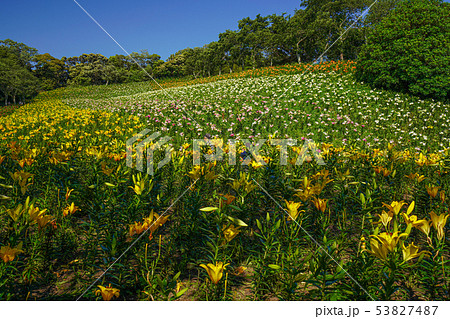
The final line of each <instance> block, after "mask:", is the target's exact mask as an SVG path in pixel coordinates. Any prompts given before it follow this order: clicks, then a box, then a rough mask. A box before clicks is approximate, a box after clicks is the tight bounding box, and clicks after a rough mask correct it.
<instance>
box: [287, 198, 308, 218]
mask: <svg viewBox="0 0 450 319" xmlns="http://www.w3.org/2000/svg"><path fill="white" fill-rule="evenodd" d="M285 202H286V207H287V211H288V214H289V218H288V220H295V219H297V216H298V214H299V213H301V212H304V210H301V211H298V208H299V207H300V206H301V203H296V202H294V201H287V200H285Z"/></svg>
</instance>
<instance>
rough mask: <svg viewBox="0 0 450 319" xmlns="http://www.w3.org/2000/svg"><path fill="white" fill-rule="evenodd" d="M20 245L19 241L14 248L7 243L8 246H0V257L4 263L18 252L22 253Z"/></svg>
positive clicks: (11, 259) (12, 258)
mask: <svg viewBox="0 0 450 319" xmlns="http://www.w3.org/2000/svg"><path fill="white" fill-rule="evenodd" d="M22 245H23V243H22V242H20V243H19V245H17V246H16V247H14V248H11V246H10V245H9V244H8V246H3V247H2V248H0V258H1V259H3V261H4V262H5V263H7V262H9V261H13V260H14V258H16V256H17V255H18V254H19V253H23V250H22Z"/></svg>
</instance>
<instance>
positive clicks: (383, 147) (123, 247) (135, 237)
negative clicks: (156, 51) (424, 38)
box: [0, 62, 450, 300]
mask: <svg viewBox="0 0 450 319" xmlns="http://www.w3.org/2000/svg"><path fill="white" fill-rule="evenodd" d="M353 65H354V64H352V63H342V62H339V63H334V62H327V63H323V64H319V65H314V66H311V65H309V66H311V69H312V70H311V71H310V72H308V73H306V74H305V75H304V77H303V78H302V81H299V76H298V73H302V72H303V71H304V69H305V68H306V66H302V67H297V66H296V67H293V66H286V67H277V68H266V69H263V70H254V71H253V70H252V71H246V72H242V73H240V74H239V75H240V76H241V78H238V77H237V74H233V77H231V76H230V75H228V76H230V77H228V78H220V77H215V78H213V79H209V82H207V81H206V82H207V83H203V84H202V83H201V81H202V79H197V80H195V81H196V82H194V83H195V84H196V85H192V86H189V87H184V86H182V87H175V85H179V84H181V85H186V84H188V83H192V82H190V81H188V80H186V81H181V80H178V82H177V81H173V80H171V81H169V80H168V81H167V82H164V83H163V85H165V86H166V87H172V88H170V89H169V88H168V89H167V90H170V94H172V96H173V97H174V98H176V100H169V99H167V98H165V99H163V95H164V92H162V91H161V90H159V91H157V90H154V91H152V92H148V93H144V94H142V92H143V91H144V90H145V88H146V86H145V85H143V84H140V85H136V84H134V86H136V87H133V85H131V84H127V85H117V86H108V87H105V86H104V87H101V89H99V87H82V88H61V89H58V90H56V91H52V92H43V93H41V94H40V95H39V96H38V98H37V99H36V100H35V101H34V102H33V103H30V104H27V105H24V106H22V107H21V108H19V109H16V110H14V111H13V112H12V113H11V114H8V115H6V116H4V117H1V118H0V133H1V135H0V136H1V137H0V189H1V195H0V225H1V226H0V299H2V300H5V299H6V300H26V299H30V300H34V299H38V300H74V299H77V298H78V297H80V296H81V295H82V294H83V292H85V290H86V289H87V287H89V286H90V285H91V284H92V283H93V281H94V280H95V279H96V278H98V276H99V274H101V273H102V272H103V270H106V269H108V271H107V272H106V274H105V275H104V276H103V277H102V278H101V279H100V280H99V281H98V282H97V283H96V285H94V286H93V287H92V288H91V289H89V290H88V291H87V292H86V294H84V295H83V298H82V299H83V300H96V299H97V300H100V299H104V300H175V299H184V300H187V299H188V300H273V299H280V300H372V299H375V300H417V299H421V300H447V299H448V296H449V295H448V294H449V292H448V280H447V274H448V273H449V271H450V269H449V266H450V265H449V263H448V257H449V245H448V216H449V215H448V210H449V199H448V193H449V191H450V188H449V187H450V184H449V178H448V174H449V170H450V165H449V164H450V153H449V149H448V147H449V143H450V141H449V140H448V137H446V136H445V135H444V134H440V132H444V130H445V129H446V127H448V121H449V120H450V115H449V113H448V109H449V108H448V107H447V105H446V104H442V103H435V102H431V101H421V100H418V99H415V98H410V97H408V96H403V95H395V94H392V93H391V92H386V91H378V90H376V91H375V90H371V89H370V88H368V87H366V86H363V85H361V84H358V83H355V82H354V81H353V80H352V77H351V74H349V72H348V71H350V70H351V69H352V67H353ZM344 70H346V71H345V72H344ZM258 74H259V76H258ZM213 80H219V81H215V82H213ZM299 82H300V83H299ZM290 85H293V90H290V91H288V92H284V90H283V89H284V88H286V87H288V86H290ZM147 89H148V87H147ZM139 92H141V94H137V95H136V93H139ZM283 92H284V95H282V94H283ZM274 94H276V98H277V99H278V100H277V104H275V105H273V106H272V104H273V101H272V100H270V99H271V98H273V96H274ZM123 95H127V96H123ZM62 97H65V98H66V101H65V102H63V101H62V100H61V99H62ZM83 98H84V99H83ZM237 98H239V100H237ZM116 102H118V103H116ZM67 103H68V104H70V105H71V106H69V105H68V104H67ZM107 103H110V105H109V106H108V107H109V108H110V109H111V110H112V111H114V112H109V111H107V110H105V109H104V108H103V106H105V105H108V104H107ZM121 104H122V105H126V107H121V106H120V105H121ZM269 105H270V106H271V107H272V109H273V111H274V113H273V114H271V113H269V112H267V111H268V110H267V109H268V108H269V107H268V106H269ZM380 105H385V107H381V106H380ZM185 106H189V107H190V108H189V109H188V111H190V112H194V114H195V120H196V121H198V122H199V123H201V124H202V127H201V126H197V125H195V124H193V123H194V122H193V120H194V118H190V117H189V116H186V115H185V114H183V113H182V112H183V111H182V110H181V108H182V107H185ZM394 106H395V107H394ZM412 110H415V111H414V112H413V111H412ZM404 114H411V116H410V117H409V116H408V117H405V116H403V115H404ZM147 115H150V117H147ZM261 116H263V120H261V122H260V121H259V118H260V117H261ZM237 117H239V119H240V120H239V119H237ZM255 122H256V124H254V125H252V124H253V123H255ZM188 123H191V124H188ZM206 123H208V124H209V125H207V124H206ZM231 123H234V124H233V125H232V124H231ZM291 123H294V124H291ZM363 123H364V124H363ZM173 124H175V125H173ZM308 124H309V125H308ZM363 125H364V127H363ZM203 127H204V130H202V128H203ZM144 128H150V129H151V130H155V131H160V132H164V134H167V135H169V136H171V137H173V140H171V141H170V142H169V143H170V144H171V145H170V146H171V153H172V158H171V161H170V162H169V163H168V164H167V165H165V166H163V167H161V168H158V169H155V174H154V175H153V176H148V175H146V174H144V173H140V172H138V171H137V170H136V168H135V167H133V168H131V167H127V165H126V162H127V159H126V145H125V143H126V140H127V139H129V138H130V137H132V136H133V135H135V134H136V133H138V132H140V131H142V130H143V129H144ZM228 128H231V129H232V130H231V131H228ZM302 128H304V131H302ZM252 130H255V131H252ZM256 130H259V131H260V132H261V134H259V135H258V131H256ZM355 130H356V131H355ZM277 131H278V132H277ZM207 132H208V133H212V134H211V135H215V136H216V137H219V138H224V139H228V138H229V137H230V136H231V134H234V135H235V136H236V135H238V134H240V138H239V139H237V143H236V149H237V153H238V155H237V156H236V162H237V165H234V166H233V165H230V164H229V162H228V158H227V157H228V156H230V148H227V147H224V153H225V155H224V160H223V161H217V162H209V161H208V159H207V158H206V157H205V156H204V155H206V153H207V152H210V151H211V149H209V148H205V149H202V154H201V155H202V156H201V159H202V162H201V164H200V165H199V166H196V165H194V164H193V146H192V138H198V137H203V136H204V134H205V133H207ZM428 132H429V133H428ZM181 133H183V134H181ZM311 133H313V134H311ZM250 134H251V135H254V136H256V137H255V138H251V137H250V136H249V135H250ZM288 134H291V135H288ZM300 134H303V137H305V138H306V137H308V138H313V139H314V140H315V141H316V144H317V147H318V149H319V150H320V154H321V156H322V157H323V159H324V162H325V165H324V166H321V165H318V163H316V161H314V160H313V159H311V158H308V156H307V157H306V158H305V161H304V163H303V165H295V163H296V159H298V157H299V156H302V155H301V154H302V150H301V147H300V146H301V145H293V146H289V147H288V149H287V150H288V161H287V165H279V160H280V151H279V149H277V146H276V143H273V142H274V141H275V140H276V139H277V138H280V137H285V136H286V135H287V136H291V137H294V138H298V139H299V141H300V140H301V136H302V135H300ZM308 134H309V135H308ZM428 136H430V138H428ZM431 136H442V138H440V139H437V138H431ZM245 138H247V139H249V141H250V142H251V143H257V142H259V143H261V149H260V152H261V158H260V159H259V160H261V161H263V162H264V164H265V165H263V164H261V163H259V160H258V161H256V159H255V158H253V157H251V158H250V159H251V160H250V163H249V165H244V164H243V160H244V158H245V157H246V154H248V146H245V145H244V143H243V140H244V139H245ZM259 138H261V139H265V141H258V139H259ZM375 138H376V139H378V141H377V140H375ZM344 139H345V140H344ZM139 141H140V140H139ZM139 141H137V142H139ZM369 143H370V145H369ZM303 155H304V154H303ZM308 155H311V154H308ZM162 156H164V151H163V150H161V152H155V160H159V159H160V158H162ZM266 191H267V193H266ZM268 194H269V195H270V196H269V195H268ZM122 254H123V256H122ZM120 256H122V257H121V258H120V259H118V258H119V257H120ZM112 263H114V266H112V267H111V268H109V266H111V265H112Z"/></svg>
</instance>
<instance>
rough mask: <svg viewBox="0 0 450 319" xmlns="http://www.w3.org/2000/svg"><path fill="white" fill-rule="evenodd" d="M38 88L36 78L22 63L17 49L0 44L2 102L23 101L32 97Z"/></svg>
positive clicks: (0, 89)
mask: <svg viewBox="0 0 450 319" xmlns="http://www.w3.org/2000/svg"><path fill="white" fill-rule="evenodd" d="M38 89H39V83H38V80H37V79H36V77H34V75H33V74H32V73H31V71H30V70H29V69H28V68H27V67H26V66H25V65H24V63H23V60H22V59H21V58H20V57H19V56H18V55H17V51H15V50H14V49H12V48H11V47H9V46H3V45H0V92H1V93H2V98H3V101H4V104H5V105H8V103H9V102H12V103H13V104H16V103H17V102H18V101H19V100H20V101H21V102H23V101H25V100H26V99H29V98H31V97H33V96H34V95H35V94H36V93H37V92H38Z"/></svg>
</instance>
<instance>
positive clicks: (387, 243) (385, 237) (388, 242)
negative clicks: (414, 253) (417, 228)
mask: <svg viewBox="0 0 450 319" xmlns="http://www.w3.org/2000/svg"><path fill="white" fill-rule="evenodd" d="M407 236H408V234H406V233H402V234H400V235H399V234H398V231H397V232H395V233H393V234H390V233H386V232H384V233H381V234H379V235H377V236H374V235H372V237H375V238H376V239H378V240H379V241H380V243H381V244H382V245H383V247H385V248H386V249H387V250H388V251H394V249H395V247H396V246H397V243H398V241H399V240H400V238H402V237H407Z"/></svg>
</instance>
